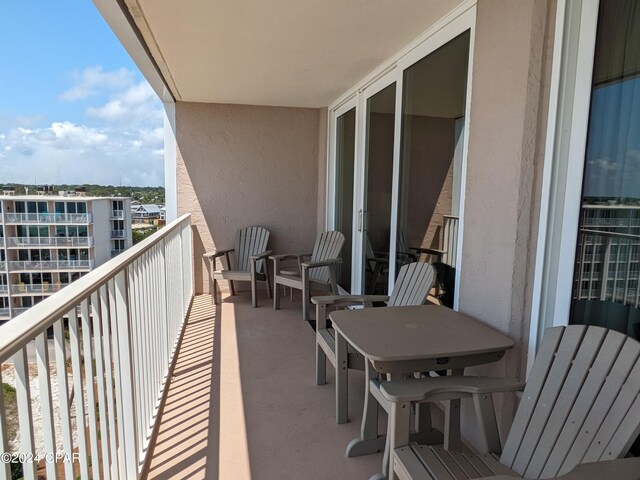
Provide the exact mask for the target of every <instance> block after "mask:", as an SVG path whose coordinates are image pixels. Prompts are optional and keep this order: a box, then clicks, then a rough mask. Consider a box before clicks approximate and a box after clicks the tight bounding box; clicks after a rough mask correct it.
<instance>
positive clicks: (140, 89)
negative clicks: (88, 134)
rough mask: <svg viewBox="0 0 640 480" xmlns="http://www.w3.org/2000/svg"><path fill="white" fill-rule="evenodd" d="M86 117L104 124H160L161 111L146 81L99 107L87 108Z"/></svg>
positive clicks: (112, 96)
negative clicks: (104, 122) (142, 122)
mask: <svg viewBox="0 0 640 480" xmlns="http://www.w3.org/2000/svg"><path fill="white" fill-rule="evenodd" d="M87 116H88V117H92V118H97V119H100V120H103V121H106V122H118V123H121V124H131V123H135V122H141V121H144V122H153V123H156V124H162V109H161V107H160V102H159V101H158V98H157V97H156V94H155V92H154V91H153V89H152V88H151V87H150V86H149V84H148V83H147V82H146V81H142V82H140V83H137V84H135V85H131V86H130V87H128V88H126V89H124V90H121V91H118V92H116V93H114V94H113V95H111V97H110V98H109V101H108V102H107V103H105V104H104V105H102V106H99V107H88V108H87Z"/></svg>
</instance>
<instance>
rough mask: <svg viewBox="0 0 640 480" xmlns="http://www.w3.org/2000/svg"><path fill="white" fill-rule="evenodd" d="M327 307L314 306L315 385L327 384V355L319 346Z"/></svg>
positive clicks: (324, 326)
mask: <svg viewBox="0 0 640 480" xmlns="http://www.w3.org/2000/svg"><path fill="white" fill-rule="evenodd" d="M326 315H327V306H326V305H324V304H322V305H316V385H324V384H325V383H327V355H326V354H325V353H324V350H323V349H322V347H321V346H320V342H319V338H320V330H321V329H326V328H327V322H326V320H325V319H326Z"/></svg>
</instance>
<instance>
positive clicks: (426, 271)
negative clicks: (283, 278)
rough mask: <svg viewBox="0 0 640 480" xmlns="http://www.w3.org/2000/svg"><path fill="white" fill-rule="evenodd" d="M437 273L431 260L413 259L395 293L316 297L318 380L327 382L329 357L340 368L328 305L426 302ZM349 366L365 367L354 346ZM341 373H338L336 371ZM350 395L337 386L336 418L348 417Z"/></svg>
mask: <svg viewBox="0 0 640 480" xmlns="http://www.w3.org/2000/svg"><path fill="white" fill-rule="evenodd" d="M435 278H436V273H435V270H434V268H433V266H431V265H430V264H428V263H424V262H413V263H409V264H407V265H404V266H403V267H402V268H400V272H399V274H398V278H397V280H396V283H395V285H394V288H393V292H392V294H391V297H389V296H387V295H336V296H324V297H313V298H312V299H311V301H312V302H313V303H314V304H315V305H316V384H317V385H324V384H325V383H326V365H327V360H328V361H329V362H331V365H333V367H334V368H336V369H337V368H338V364H337V362H336V352H335V336H334V332H333V329H332V328H328V325H327V307H328V306H334V307H337V306H341V307H345V306H351V305H362V306H363V307H371V306H373V303H374V302H385V303H386V305H387V306H388V307H401V306H409V305H422V304H424V303H425V302H426V300H427V295H428V294H429V291H430V290H431V287H432V286H433V283H434V282H435ZM347 368H352V369H358V370H364V368H365V365H364V357H363V356H362V355H360V354H358V353H357V352H356V351H354V350H353V349H351V351H350V352H349V354H348V360H347ZM336 377H337V375H336ZM346 404H347V396H346V395H343V396H341V398H338V390H337V389H336V421H337V422H338V423H344V422H346V421H347V405H346Z"/></svg>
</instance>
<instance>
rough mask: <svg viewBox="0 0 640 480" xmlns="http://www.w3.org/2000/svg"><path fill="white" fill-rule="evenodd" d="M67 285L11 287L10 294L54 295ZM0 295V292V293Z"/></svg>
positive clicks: (19, 285)
mask: <svg viewBox="0 0 640 480" xmlns="http://www.w3.org/2000/svg"><path fill="white" fill-rule="evenodd" d="M67 285H69V284H68V283H43V284H24V283H19V284H18V285H12V286H11V293H12V294H15V295H20V294H27V295H42V294H48V293H55V292H58V291H60V290H61V289H63V288H64V287H66V286H67ZM0 293H1V291H0Z"/></svg>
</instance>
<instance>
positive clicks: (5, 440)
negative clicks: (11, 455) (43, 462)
mask: <svg viewBox="0 0 640 480" xmlns="http://www.w3.org/2000/svg"><path fill="white" fill-rule="evenodd" d="M0 385H2V369H0ZM0 449H2V450H1V451H2V452H8V451H9V436H8V432H7V411H6V410H5V408H4V388H3V389H2V391H0ZM0 480H11V465H10V464H9V462H0Z"/></svg>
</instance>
